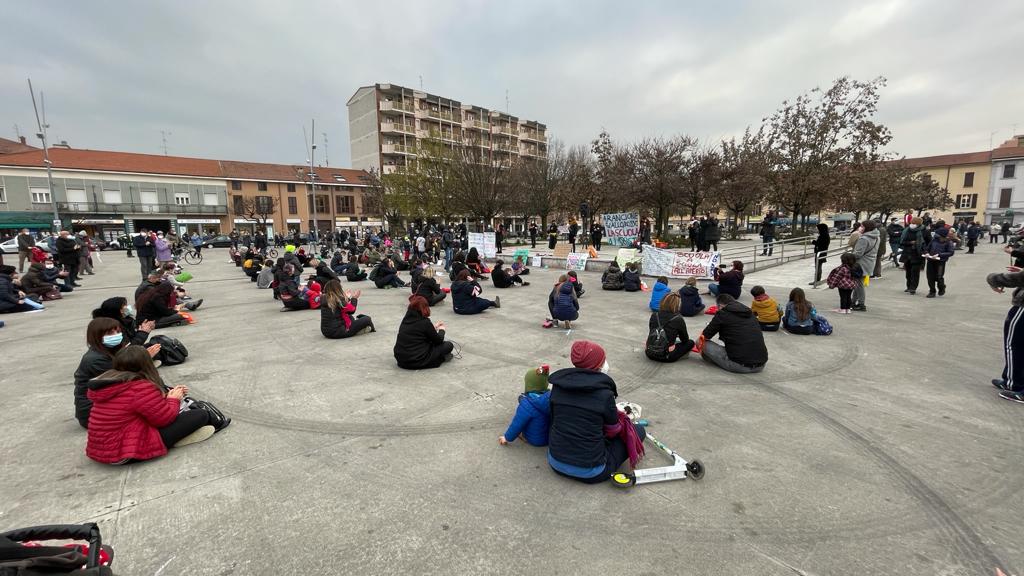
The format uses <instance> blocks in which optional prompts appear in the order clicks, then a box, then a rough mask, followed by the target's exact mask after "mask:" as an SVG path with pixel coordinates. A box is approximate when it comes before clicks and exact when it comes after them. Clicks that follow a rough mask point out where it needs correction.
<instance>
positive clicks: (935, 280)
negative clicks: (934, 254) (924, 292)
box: [925, 260, 946, 293]
mask: <svg viewBox="0 0 1024 576" xmlns="http://www.w3.org/2000/svg"><path fill="white" fill-rule="evenodd" d="M945 276H946V263H945V262H940V261H938V260H929V261H928V262H927V263H926V264H925V277H926V278H927V279H928V291H929V292H932V293H934V292H935V285H936V284H938V287H939V290H941V291H943V292H945V291H946V278H945Z"/></svg>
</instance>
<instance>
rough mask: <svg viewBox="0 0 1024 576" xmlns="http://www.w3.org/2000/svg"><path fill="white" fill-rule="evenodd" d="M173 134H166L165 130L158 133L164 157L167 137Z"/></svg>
mask: <svg viewBox="0 0 1024 576" xmlns="http://www.w3.org/2000/svg"><path fill="white" fill-rule="evenodd" d="M172 134H174V132H168V131H167V130H161V131H160V139H161V141H163V146H162V148H163V149H164V156H167V136H169V135H172Z"/></svg>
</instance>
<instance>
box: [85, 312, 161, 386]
mask: <svg viewBox="0 0 1024 576" xmlns="http://www.w3.org/2000/svg"><path fill="white" fill-rule="evenodd" d="M92 317H93V318H113V319H114V320H117V321H118V322H120V324H121V332H122V333H123V334H124V339H125V341H126V342H127V343H128V344H138V345H140V346H142V345H144V344H145V343H146V340H147V339H149V333H150V332H152V331H153V330H155V329H156V322H154V321H153V320H147V321H146V322H142V323H141V324H138V326H136V321H135V309H134V308H132V307H131V306H130V305H129V304H128V299H127V298H124V297H123V296H114V297H112V298H107V299H106V300H104V301H103V302H102V303H101V304H100V307H99V308H96V309H95V310H93V311H92ZM93 376H95V375H93Z"/></svg>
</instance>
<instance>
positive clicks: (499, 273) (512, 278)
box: [491, 258, 530, 288]
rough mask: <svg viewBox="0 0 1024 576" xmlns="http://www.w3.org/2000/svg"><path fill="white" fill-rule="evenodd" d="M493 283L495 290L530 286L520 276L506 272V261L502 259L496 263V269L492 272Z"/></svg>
mask: <svg viewBox="0 0 1024 576" xmlns="http://www.w3.org/2000/svg"><path fill="white" fill-rule="evenodd" d="M491 282H494V287H495V288H511V287H512V286H529V285H530V283H529V282H524V281H523V279H522V278H520V277H519V275H518V274H515V273H512V274H509V273H508V272H506V271H505V261H504V260H501V259H500V258H499V259H498V260H496V261H495V262H494V269H493V270H491Z"/></svg>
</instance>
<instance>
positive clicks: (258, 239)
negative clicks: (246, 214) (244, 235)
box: [253, 230, 267, 256]
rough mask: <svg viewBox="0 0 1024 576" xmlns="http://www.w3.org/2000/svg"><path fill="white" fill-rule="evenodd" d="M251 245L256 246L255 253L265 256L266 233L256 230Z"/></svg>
mask: <svg viewBox="0 0 1024 576" xmlns="http://www.w3.org/2000/svg"><path fill="white" fill-rule="evenodd" d="M253 244H254V245H255V246H256V251H257V252H259V253H260V254H261V255H264V256H266V254H267V233H266V232H264V231H263V230H258V231H257V232H256V236H255V237H254V238H253Z"/></svg>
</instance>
